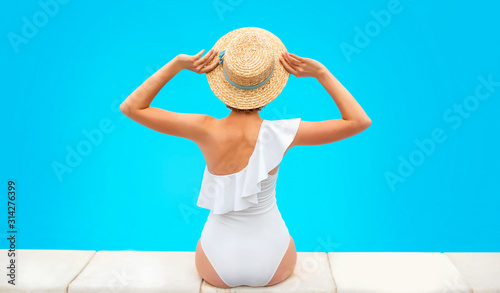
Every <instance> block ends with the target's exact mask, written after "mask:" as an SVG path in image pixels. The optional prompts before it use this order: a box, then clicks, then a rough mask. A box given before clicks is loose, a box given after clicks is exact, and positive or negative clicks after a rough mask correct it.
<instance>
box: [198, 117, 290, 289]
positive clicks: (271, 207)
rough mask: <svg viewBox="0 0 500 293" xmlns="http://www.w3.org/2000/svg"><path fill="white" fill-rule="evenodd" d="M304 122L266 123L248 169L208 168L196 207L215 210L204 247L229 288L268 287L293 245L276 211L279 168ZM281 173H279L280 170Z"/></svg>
mask: <svg viewBox="0 0 500 293" xmlns="http://www.w3.org/2000/svg"><path fill="white" fill-rule="evenodd" d="M299 124H300V118H294V119H282V120H274V121H272V120H264V121H262V124H261V128H260V130H259V134H258V137H257V143H256V145H255V149H254V151H253V153H252V155H251V156H250V159H249V162H248V165H247V166H246V167H245V168H244V169H242V170H241V171H239V172H236V173H232V174H228V175H213V174H211V173H210V172H209V171H208V169H207V167H205V173H204V175H203V181H202V185H201V190H200V194H199V197H198V202H197V205H198V206H199V207H202V208H206V209H210V214H209V215H208V218H207V222H206V223H205V226H204V228H203V231H202V233H201V238H200V241H201V246H202V248H203V251H204V252H205V255H206V256H207V258H208V260H209V261H210V263H211V264H212V266H213V267H214V269H215V271H216V272H217V274H218V275H219V277H220V278H221V279H222V281H224V283H226V284H227V285H228V286H231V287H236V286H240V285H247V286H264V285H267V284H268V283H269V281H270V280H271V279H272V277H273V276H274V273H275V272H276V270H277V268H278V266H279V265H280V263H281V260H282V258H283V256H284V255H285V252H286V251H287V249H288V245H289V243H290V234H289V233H288V228H287V227H286V225H285V222H284V221H283V219H282V217H281V214H280V212H279V210H278V206H277V205H276V197H275V195H276V190H275V189H276V180H277V178H278V172H276V173H275V174H273V175H269V174H268V173H269V172H270V171H271V170H273V169H274V168H276V167H277V166H278V165H279V163H280V162H281V160H282V159H283V155H284V153H285V151H286V149H287V148H288V146H289V145H290V143H291V142H292V141H293V139H294V137H295V134H296V133H297V130H298V127H299ZM278 170H279V169H278Z"/></svg>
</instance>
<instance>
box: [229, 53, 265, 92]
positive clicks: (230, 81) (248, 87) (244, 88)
mask: <svg viewBox="0 0 500 293" xmlns="http://www.w3.org/2000/svg"><path fill="white" fill-rule="evenodd" d="M225 51H226V50H222V51H221V52H220V53H219V64H221V63H222V71H223V72H224V76H225V77H226V79H227V81H229V83H230V84H232V85H233V86H235V87H237V88H239V89H242V90H253V89H256V88H258V87H260V86H262V85H263V84H265V83H266V82H267V81H268V80H269V79H270V78H271V76H272V75H273V71H274V63H273V69H272V70H271V73H270V74H269V76H268V77H267V78H266V79H264V80H263V81H262V82H260V83H258V84H256V85H252V86H244V85H240V84H237V83H235V82H234V81H232V80H231V79H230V78H229V76H227V74H226V70H225V69H224V62H223V61H224V53H225Z"/></svg>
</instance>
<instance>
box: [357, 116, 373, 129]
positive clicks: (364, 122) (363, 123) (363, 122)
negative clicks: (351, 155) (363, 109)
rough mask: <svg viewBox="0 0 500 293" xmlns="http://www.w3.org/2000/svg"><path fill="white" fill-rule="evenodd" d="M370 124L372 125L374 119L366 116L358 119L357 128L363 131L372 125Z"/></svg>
mask: <svg viewBox="0 0 500 293" xmlns="http://www.w3.org/2000/svg"><path fill="white" fill-rule="evenodd" d="M370 125H372V120H371V119H370V118H369V117H368V116H366V117H365V118H363V119H360V120H358V123H357V126H358V127H357V128H358V129H359V130H360V132H361V131H365V130H366V129H367V128H368V127H370Z"/></svg>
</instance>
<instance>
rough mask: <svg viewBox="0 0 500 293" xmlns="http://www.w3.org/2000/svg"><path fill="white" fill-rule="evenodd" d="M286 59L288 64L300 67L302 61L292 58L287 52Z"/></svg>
mask: <svg viewBox="0 0 500 293" xmlns="http://www.w3.org/2000/svg"><path fill="white" fill-rule="evenodd" d="M285 58H286V61H288V63H290V64H292V65H295V66H300V61H299V60H297V59H295V58H293V57H292V56H290V53H288V52H285Z"/></svg>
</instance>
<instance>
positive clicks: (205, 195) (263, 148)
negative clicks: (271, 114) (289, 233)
mask: <svg viewBox="0 0 500 293" xmlns="http://www.w3.org/2000/svg"><path fill="white" fill-rule="evenodd" d="M300 120H301V119H300V118H292V119H282V120H264V121H263V123H262V126H261V130H260V132H259V138H258V140H257V144H256V146H255V150H254V152H253V154H252V156H251V157H250V159H249V162H248V165H247V166H246V167H245V168H244V169H243V170H241V171H239V172H237V173H234V174H229V175H224V176H217V175H212V174H210V173H209V172H208V169H207V167H205V173H204V175H203V181H202V186H201V190H200V194H199V197H198V202H197V203H196V204H197V205H198V206H199V207H202V208H206V209H210V210H212V212H213V213H214V214H224V213H227V212H230V211H240V210H244V209H247V208H249V207H252V206H255V205H257V204H258V196H257V194H258V193H259V192H260V191H261V182H262V181H263V180H265V179H266V178H268V176H269V172H270V171H271V170H273V169H274V168H276V166H278V165H279V163H280V162H281V160H282V159H283V156H284V154H285V151H286V150H287V149H288V147H289V146H290V144H291V143H292V141H293V139H294V138H295V135H296V133H297V130H298V128H299V124H300Z"/></svg>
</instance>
